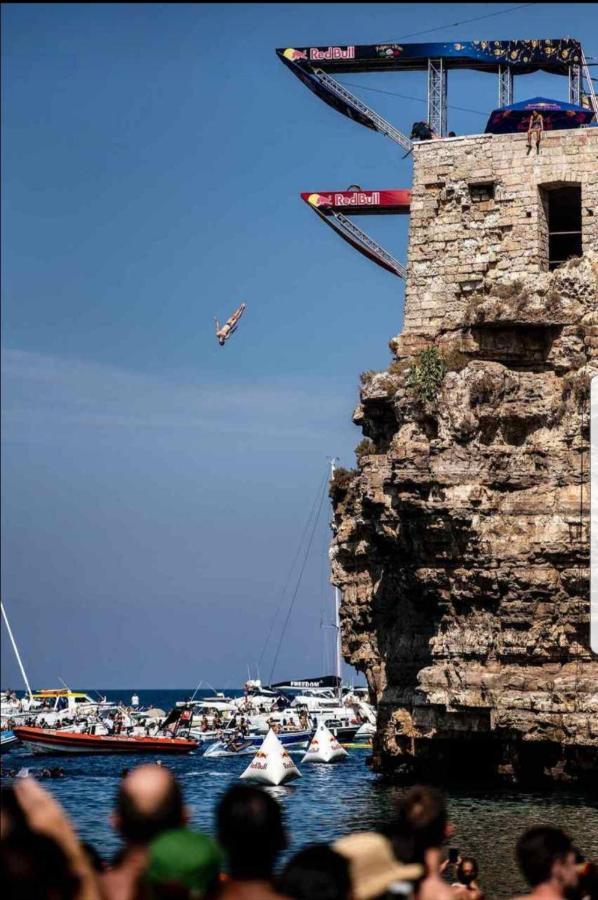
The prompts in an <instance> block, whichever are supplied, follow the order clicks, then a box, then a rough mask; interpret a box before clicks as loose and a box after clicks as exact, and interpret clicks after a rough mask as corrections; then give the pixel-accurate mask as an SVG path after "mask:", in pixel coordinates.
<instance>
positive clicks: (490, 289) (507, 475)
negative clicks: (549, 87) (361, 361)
mask: <svg viewBox="0 0 598 900" xmlns="http://www.w3.org/2000/svg"><path fill="white" fill-rule="evenodd" d="M414 157H415V160H414V168H415V171H414V192H413V206H412V221H411V234H410V248H409V282H408V286H407V301H406V314H405V327H404V331H403V333H402V334H401V335H399V336H397V337H396V338H394V339H393V340H392V341H391V348H392V349H393V352H394V360H393V362H392V363H391V365H390V366H389V368H388V370H387V371H385V372H381V373H377V374H371V373H369V374H367V375H366V377H365V378H364V383H363V386H362V390H361V396H360V403H359V406H358V407H357V409H356V411H355V413H354V421H355V423H356V424H357V425H359V426H360V427H361V429H362V431H363V433H364V435H365V436H366V438H368V441H366V442H365V444H363V445H362V447H361V452H360V455H359V460H358V466H357V469H356V470H354V471H350V472H340V473H338V474H337V477H336V479H335V481H334V483H333V485H332V487H331V496H332V499H333V505H334V510H335V516H334V523H333V529H334V539H333V544H332V548H331V558H332V570H333V579H334V582H335V584H337V585H338V586H339V587H340V588H341V592H342V604H341V624H342V636H343V650H344V655H345V658H346V659H347V660H348V661H349V662H350V663H351V664H352V665H354V666H356V667H357V668H358V669H360V670H362V671H363V672H365V674H366V677H367V680H368V684H369V686H370V689H371V692H372V694H373V695H374V696H375V698H376V699H377V700H378V702H379V718H378V733H377V736H376V739H375V743H374V754H373V764H374V766H375V767H376V768H377V769H378V770H379V771H384V772H393V773H395V774H397V773H404V774H406V775H408V777H413V776H414V775H415V776H416V777H425V778H432V777H444V778H448V777H450V776H451V775H463V776H465V777H467V778H469V777H471V773H472V771H473V768H474V767H476V768H477V770H479V771H481V772H482V773H483V774H484V775H485V776H487V777H500V778H507V779H510V780H515V781H519V782H528V783H529V782H534V781H542V780H545V779H548V780H560V779H564V780H567V779H572V778H579V779H587V780H588V781H589V780H590V777H591V772H592V771H595V766H596V764H597V758H598V662H597V661H596V659H595V658H594V657H593V656H592V654H591V652H590V650H589V634H588V632H589V621H588V619H589V514H588V507H589V502H588V501H589V487H588V468H589V452H588V449H589V448H588V442H589V416H588V413H589V379H590V377H591V374H592V373H594V372H598V299H597V279H598V247H597V246H596V245H597V244H598V241H597V232H596V216H597V215H598V203H597V200H598V196H597V194H596V191H597V185H598V166H597V165H596V160H598V130H592V131H590V130H584V131H571V132H561V133H558V134H557V133H553V134H546V135H545V138H544V142H543V144H542V152H541V154H540V155H539V157H538V158H536V157H535V156H534V155H533V154H532V155H531V156H530V157H529V158H528V157H526V154H525V135H523V136H520V135H515V136H514V135H505V136H500V137H492V136H485V135H484V136H478V137H470V138H461V139H456V140H448V141H442V142H432V143H429V144H425V145H421V146H418V147H417V148H416V150H415V152H414ZM570 181H577V182H580V183H581V185H582V196H583V207H584V219H583V229H584V256H583V257H582V258H581V259H574V260H571V261H570V262H567V263H565V264H564V265H563V266H561V267H559V268H557V269H555V270H554V271H552V272H549V271H548V270H547V269H548V266H547V258H546V248H545V242H544V241H543V239H542V234H541V229H542V227H543V225H542V223H543V209H542V205H541V202H540V199H539V194H538V185H539V184H547V183H550V184H554V183H562V182H570ZM482 182H493V183H494V197H493V198H491V199H483V196H482V199H480V197H479V196H476V197H475V198H472V195H471V189H470V186H471V185H479V184H481V183H482ZM473 190H474V193H475V191H476V189H475V188H474V189H473ZM482 190H485V189H482ZM481 192H482V191H480V193H481ZM430 347H432V348H434V349H435V350H436V351H437V353H438V354H440V356H441V357H442V359H443V360H444V365H445V373H444V375H443V377H442V378H441V382H440V383H439V385H438V390H437V392H436V394H435V396H434V397H433V398H431V399H428V400H422V399H421V397H418V396H417V394H416V393H415V392H414V389H413V387H412V386H410V380H409V376H410V372H411V371H412V366H413V364H414V363H415V362H416V361H417V360H418V359H419V352H420V351H421V350H422V349H424V348H430Z"/></svg>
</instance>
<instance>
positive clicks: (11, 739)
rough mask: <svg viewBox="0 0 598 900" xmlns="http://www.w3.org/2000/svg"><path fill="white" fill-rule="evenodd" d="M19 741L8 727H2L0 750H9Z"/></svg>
mask: <svg viewBox="0 0 598 900" xmlns="http://www.w3.org/2000/svg"><path fill="white" fill-rule="evenodd" d="M18 743H19V739H18V737H17V736H16V734H15V733H14V731H12V730H11V729H10V728H3V729H2V731H0V751H1V752H2V753H4V751H5V750H10V749H11V748H12V747H15V746H16V745H17V744H18Z"/></svg>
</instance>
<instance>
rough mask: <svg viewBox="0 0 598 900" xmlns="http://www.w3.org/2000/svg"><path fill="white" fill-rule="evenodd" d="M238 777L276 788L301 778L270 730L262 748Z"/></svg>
mask: <svg viewBox="0 0 598 900" xmlns="http://www.w3.org/2000/svg"><path fill="white" fill-rule="evenodd" d="M240 777H241V778H244V779H246V780H247V781H257V782H258V783H259V784H270V785H273V786H274V787H276V786H277V785H279V784H284V782H285V781H290V780H291V779H292V778H301V772H300V771H299V769H298V768H297V766H296V765H295V763H294V762H293V760H292V759H291V757H290V756H289V754H288V753H287V751H286V750H285V748H284V747H283V745H282V744H281V742H280V741H279V740H278V737H277V735H276V733H275V732H274V731H272V729H270V731H269V732H268V734H267V735H266V737H265V738H264V740H263V743H262V746H261V747H260V749H259V750H258V751H257V753H256V754H255V756H254V757H253V759H252V761H251V762H250V764H249V765H248V766H247V768H246V769H245V771H244V772H243V774H242V775H241V776H240Z"/></svg>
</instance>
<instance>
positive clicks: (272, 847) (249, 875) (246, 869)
mask: <svg viewBox="0 0 598 900" xmlns="http://www.w3.org/2000/svg"><path fill="white" fill-rule="evenodd" d="M216 827H217V833H218V841H219V843H220V846H221V847H222V849H223V850H224V852H225V854H226V857H227V863H228V874H229V878H228V880H227V881H226V882H225V883H224V884H223V885H222V887H221V888H220V891H219V893H218V898H219V900H258V898H259V900H277V898H278V897H280V895H279V894H278V892H277V891H276V888H275V887H274V884H273V875H272V873H273V871H274V865H275V863H276V860H277V857H278V856H279V854H280V853H282V851H283V850H285V849H286V846H287V839H286V833H285V829H284V825H283V821H282V815H281V810H280V805H279V804H278V802H277V801H276V800H275V799H274V798H273V797H271V796H270V795H269V794H267V793H266V792H265V791H263V790H261V789H260V788H257V787H252V786H250V785H235V786H234V787H232V788H229V790H228V791H227V792H226V794H225V795H224V797H223V798H222V799H221V801H220V802H219V804H218V806H217V809H216Z"/></svg>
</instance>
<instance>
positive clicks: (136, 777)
mask: <svg viewBox="0 0 598 900" xmlns="http://www.w3.org/2000/svg"><path fill="white" fill-rule="evenodd" d="M186 823H187V811H186V809H185V807H184V805H183V798H182V795H181V791H180V788H179V785H178V783H177V781H176V780H175V778H174V776H173V774H172V772H171V771H170V770H169V769H168V768H166V767H162V766H157V765H143V766H139V767H138V768H136V769H133V770H132V771H131V772H129V773H128V774H127V775H126V776H125V777H124V778H123V779H121V782H120V785H119V789H118V793H117V797H116V805H115V810H114V813H113V816H112V824H113V827H114V828H115V829H116V830H117V831H118V833H119V834H120V836H121V838H122V840H123V844H124V846H123V849H122V850H121V852H120V854H119V855H118V857H117V858H116V860H115V862H114V864H113V866H112V868H111V869H110V870H109V871H108V872H106V874H105V875H104V876H103V878H102V883H103V887H104V891H105V894H106V896H107V898H108V900H133V898H134V897H135V892H136V890H137V887H138V884H139V879H140V877H141V874H142V873H143V871H144V869H145V866H146V863H147V848H148V846H149V844H150V843H151V842H152V841H153V840H154V839H155V838H156V837H158V836H159V835H160V834H162V833H163V832H165V831H171V830H174V829H180V828H183V827H184V826H185V825H186Z"/></svg>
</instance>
